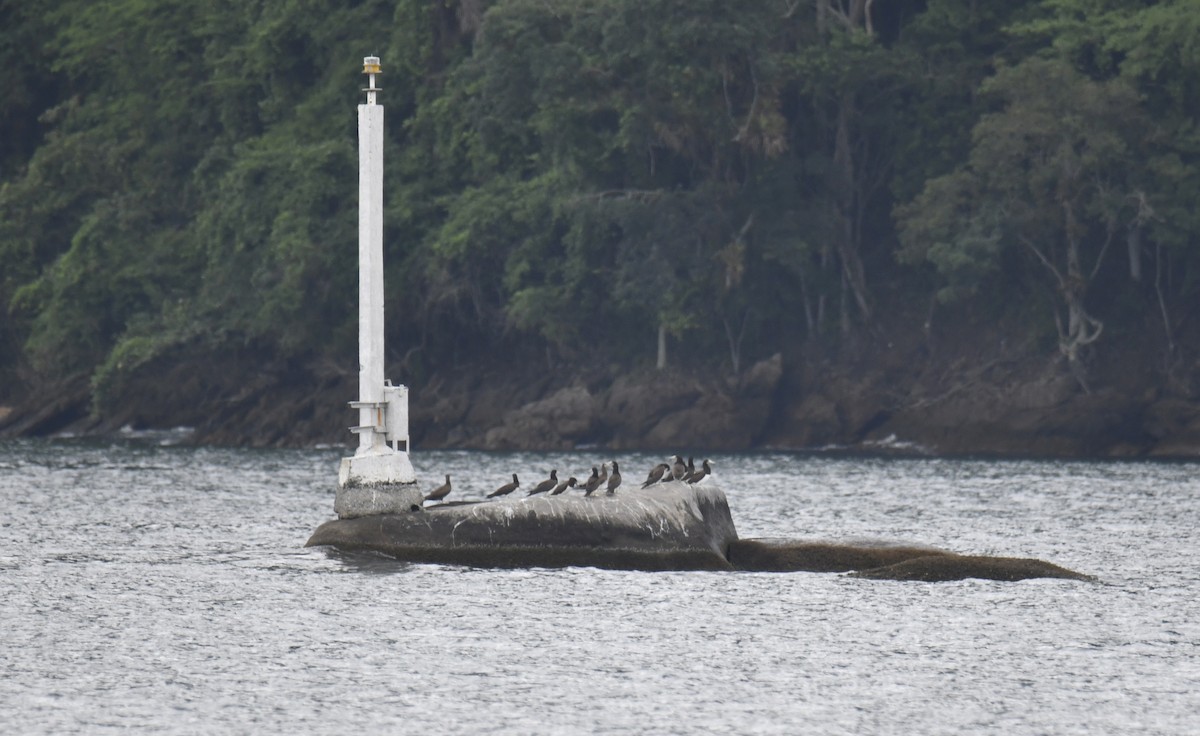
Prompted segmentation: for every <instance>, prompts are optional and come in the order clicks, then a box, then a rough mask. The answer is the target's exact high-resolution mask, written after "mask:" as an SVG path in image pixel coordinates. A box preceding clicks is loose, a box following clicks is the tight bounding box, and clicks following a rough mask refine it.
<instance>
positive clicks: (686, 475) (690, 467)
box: [683, 457, 696, 482]
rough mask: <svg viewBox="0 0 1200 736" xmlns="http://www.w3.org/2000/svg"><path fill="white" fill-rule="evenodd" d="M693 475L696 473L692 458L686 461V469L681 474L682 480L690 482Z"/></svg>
mask: <svg viewBox="0 0 1200 736" xmlns="http://www.w3.org/2000/svg"><path fill="white" fill-rule="evenodd" d="M695 473H696V464H695V463H694V462H692V458H690V457H689V458H688V461H687V468H686V469H685V470H684V472H683V480H684V481H685V482H686V481H689V480H691V479H692V476H693V475H695Z"/></svg>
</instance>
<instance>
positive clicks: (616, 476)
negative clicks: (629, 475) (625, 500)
mask: <svg viewBox="0 0 1200 736" xmlns="http://www.w3.org/2000/svg"><path fill="white" fill-rule="evenodd" d="M619 485H621V469H620V468H618V467H617V461H616V460H613V472H612V475H610V476H608V495H610V496H613V495H616V493H617V486H619Z"/></svg>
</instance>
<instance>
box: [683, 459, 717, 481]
mask: <svg viewBox="0 0 1200 736" xmlns="http://www.w3.org/2000/svg"><path fill="white" fill-rule="evenodd" d="M710 473H712V466H711V465H709V464H708V460H707V459H705V461H704V462H703V463H702V464H701V467H700V469H699V470H697V471H696V472H694V473H692V474H691V475H690V476H688V483H699V482H700V481H701V480H703V479H704V476H706V475H709V474H710Z"/></svg>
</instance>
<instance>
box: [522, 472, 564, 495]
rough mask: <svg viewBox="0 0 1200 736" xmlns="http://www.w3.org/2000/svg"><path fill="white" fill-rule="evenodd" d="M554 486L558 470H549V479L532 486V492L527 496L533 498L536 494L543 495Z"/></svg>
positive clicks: (556, 482) (556, 483) (556, 481)
mask: <svg viewBox="0 0 1200 736" xmlns="http://www.w3.org/2000/svg"><path fill="white" fill-rule="evenodd" d="M556 485H558V468H555V469H554V470H551V471H550V477H549V478H547V479H546V480H544V481H542V482H541V483H538V484H537V485H536V486H534V487H533V490H532V491H530V492H529V495H530V496H534V495H537V494H538V493H545V492H546V491H548V490H550V489H551V488H553V487H554V486H556Z"/></svg>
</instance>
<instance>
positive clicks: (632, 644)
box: [0, 437, 1200, 735]
mask: <svg viewBox="0 0 1200 736" xmlns="http://www.w3.org/2000/svg"><path fill="white" fill-rule="evenodd" d="M154 439H155V438H154V437H151V438H148V439H147V438H143V439H140V440H138V439H116V440H104V441H100V440H39V441H32V440H21V441H7V442H2V443H0V503H2V506H0V627H2V628H0V631H2V632H3V634H2V639H0V642H2V643H0V732H3V733H13V734H72V733H81V734H107V733H118V732H119V733H156V734H157V733H170V734H203V733H263V734H275V733H279V734H291V733H372V734H383V733H388V734H395V733H413V734H435V733H436V734H456V733H461V734H477V733H490V734H526V733H546V734H550V733H554V734H559V733H562V734H573V733H580V734H590V733H614V734H616V733H654V734H670V733H678V734H695V733H720V734H760V733H761V734H776V733H777V734H795V733H822V734H867V733H880V734H893V733H894V734H918V733H919V734H958V733H985V734H1006V735H1007V734H1089V733H1106V734H1123V733H1146V734H1188V733H1196V732H1197V730H1198V726H1197V723H1198V722H1200V721H1198V720H1197V719H1198V718H1200V716H1198V715H1197V714H1200V623H1198V622H1200V602H1198V597H1200V595H1198V594H1200V572H1198V571H1197V565H1196V555H1197V551H1198V547H1200V546H1198V544H1197V542H1198V541H1200V540H1198V536H1200V534H1198V530H1200V481H1197V478H1196V471H1197V466H1196V465H1193V464H1184V463H1176V464H1172V463H1149V462H1103V463H1093V462H1046V461H1036V462H1035V461H979V460H947V459H930V458H923V459H884V458H855V457H833V456H822V455H819V454H818V455H812V454H810V455H795V454H785V453H766V454H746V455H715V456H713V460H714V464H713V468H714V480H713V481H712V482H716V483H719V484H720V486H721V487H722V488H723V489H724V490H725V491H726V493H727V495H728V498H729V505H730V508H731V509H732V513H733V517H734V522H735V523H736V525H737V528H738V532H739V534H740V535H741V536H742V537H743V538H749V537H788V538H821V539H830V540H855V539H888V540H899V541H905V542H912V543H920V544H929V545H936V546H939V547H943V548H946V549H949V550H953V551H957V552H963V553H971V554H992V555H1003V556H1016V557H1037V558H1041V559H1044V560H1048V561H1050V562H1053V563H1056V564H1059V565H1063V566H1065V567H1069V568H1072V569H1074V570H1078V571H1080V572H1084V573H1089V574H1092V575H1095V576H1097V577H1098V578H1099V581H1100V582H1096V583H1088V582H1078V581H1067V580H1029V581H1023V582H1018V583H1003V582H994V581H984V580H963V581H960V582H951V583H915V582H887V581H872V580H860V579H855V578H850V577H846V576H844V575H840V574H815V573H786V574H781V573H712V572H676V573H646V572H624V571H611V570H597V569H592V568H566V569H522V570H490V569H478V568H470V567H456V566H439V565H412V564H405V563H401V562H397V561H395V560H390V559H387V558H385V557H382V556H376V555H344V554H339V553H336V552H332V551H330V550H326V549H319V548H317V549H313V548H305V547H304V542H305V541H306V540H307V538H308V536H309V535H310V534H311V532H312V531H313V530H314V529H315V528H316V527H317V526H318V525H319V524H320V523H322V522H324V521H326V520H327V519H330V518H332V516H333V496H334V485H335V482H336V473H337V464H338V460H339V457H340V455H341V454H343V451H342V450H338V449H323V450H322V449H318V450H237V449H211V448H185V447H176V446H162V445H160V444H159V443H158V442H156V441H154ZM613 459H616V460H618V461H619V462H620V463H621V468H622V471H623V473H624V475H625V484H626V485H625V486H623V487H625V488H627V487H629V486H631V485H633V484H635V483H638V482H640V481H641V480H642V478H644V477H645V473H646V471H647V470H648V469H649V468H650V467H651V466H652V465H653V464H654V463H656V462H658V461H660V460H661V459H662V458H660V457H658V456H657V455H654V454H637V453H623V452H621V453H613V452H609V451H603V450H596V451H589V452H578V453H554V454H552V453H476V452H420V451H417V452H415V453H414V455H413V463H414V465H415V466H416V468H417V471H418V474H419V475H420V478H421V483H422V486H423V487H428V488H433V487H434V486H437V485H439V484H441V483H442V481H443V480H444V478H443V476H444V475H445V474H446V473H450V475H451V476H452V481H453V483H454V486H455V490H454V492H453V493H452V494H451V496H450V498H449V499H448V500H455V499H459V500H463V499H470V498H482V497H483V496H484V495H485V494H486V493H488V492H489V491H491V490H493V489H495V488H496V487H498V486H500V485H501V484H503V483H504V482H506V481H507V480H509V479H510V476H511V474H512V473H514V472H516V473H518V474H519V475H520V478H521V480H522V483H523V484H524V487H525V488H528V487H531V486H532V485H533V484H534V483H535V482H536V481H537V480H540V479H542V478H544V477H545V476H546V475H547V474H548V473H549V471H550V469H551V468H557V469H558V473H559V476H560V477H562V478H566V477H567V475H568V474H571V475H575V476H576V477H579V478H581V479H582V478H583V477H584V476H586V475H587V473H588V472H590V467H591V466H592V465H593V464H597V463H599V462H601V461H607V460H613ZM698 461H699V458H697V462H698ZM521 493H522V491H518V492H517V494H514V495H513V496H512V497H511V498H510V500H509V501H508V502H510V503H511V502H515V501H516V499H517V498H518V497H519V495H520V494H521Z"/></svg>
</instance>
